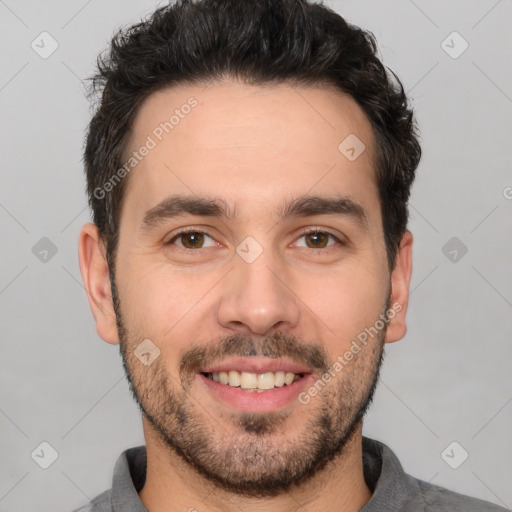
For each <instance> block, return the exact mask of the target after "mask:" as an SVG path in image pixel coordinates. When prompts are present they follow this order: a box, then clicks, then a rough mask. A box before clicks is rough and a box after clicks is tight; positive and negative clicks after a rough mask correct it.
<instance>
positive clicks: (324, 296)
mask: <svg viewBox="0 0 512 512" xmlns="http://www.w3.org/2000/svg"><path fill="white" fill-rule="evenodd" d="M304 290H305V291H304V292H303V294H302V295H301V296H303V297H304V298H305V299H304V302H305V303H306V304H307V305H308V307H309V308H311V310H312V311H313V312H314V313H315V314H316V315H314V317H316V318H317V319H318V320H319V324H318V326H319V330H318V332H317V336H320V338H319V339H321V340H325V343H326V344H327V342H328V339H331V340H332V341H331V342H330V343H329V345H331V347H330V350H329V352H331V353H336V354H339V353H340V351H343V350H344V349H345V347H348V346H349V345H350V344H351V342H352V340H353V339H355V338H356V337H357V335H358V334H359V333H361V332H362V331H364V329H365V328H367V327H370V326H372V325H374V324H375V321H376V320H377V319H378V317H379V315H380V314H381V313H382V312H383V308H384V304H385V299H386V283H385V280H384V279H382V276H381V275H380V274H378V273H375V272H369V271H367V270H359V271H358V270H356V269H355V268H352V269H351V271H350V272H342V273H340V274H339V275H336V274H334V275H332V276H331V277H330V278H329V280H328V281H327V282H325V281H321V280H319V281H318V282H316V283H315V282H312V283H310V284H309V286H308V287H307V288H304ZM320 319H321V322H320ZM325 326H327V327H328V328H329V330H326V329H325ZM332 331H334V332H332Z"/></svg>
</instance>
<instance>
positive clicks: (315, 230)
mask: <svg viewBox="0 0 512 512" xmlns="http://www.w3.org/2000/svg"><path fill="white" fill-rule="evenodd" d="M187 233H200V234H203V235H207V236H209V237H210V238H211V239H212V240H213V237H212V236H211V235H209V234H208V233H207V232H206V231H202V230H200V229H196V228H186V229H183V230H181V231H179V232H178V233H176V234H175V235H174V236H173V237H172V238H171V239H170V240H169V241H168V242H166V243H165V244H164V245H166V246H167V245H172V244H173V242H174V241H175V240H177V239H178V238H179V237H180V236H181V235H185V234H187ZM317 233H320V234H326V235H329V236H330V237H331V238H333V239H334V240H335V241H336V242H338V243H339V245H341V246H346V245H347V244H346V242H345V241H344V240H341V239H340V238H338V237H337V236H336V235H334V234H333V233H331V232H330V231H326V230H325V229H321V228H312V229H306V230H304V231H302V232H301V233H300V234H299V236H298V238H302V237H303V236H306V235H309V234H317ZM177 247H178V249H179V250H181V251H184V252H190V251H199V250H200V249H202V247H200V248H199V249H189V248H187V247H180V246H177ZM334 248H336V245H331V246H328V247H320V248H319V249H315V248H314V247H303V249H310V250H311V251H316V252H319V251H320V250H323V251H324V252H325V251H328V250H330V249H334Z"/></svg>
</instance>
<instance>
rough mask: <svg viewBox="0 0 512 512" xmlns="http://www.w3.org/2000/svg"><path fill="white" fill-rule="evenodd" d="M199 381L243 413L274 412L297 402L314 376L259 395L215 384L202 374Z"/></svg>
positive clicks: (307, 376)
mask: <svg viewBox="0 0 512 512" xmlns="http://www.w3.org/2000/svg"><path fill="white" fill-rule="evenodd" d="M199 379H200V381H201V382H203V383H204V384H205V386H207V387H208V389H209V390H210V391H211V392H212V393H213V394H214V396H215V397H216V398H218V399H220V400H221V401H222V402H223V403H225V404H227V405H229V406H231V407H233V408H235V409H237V410H238V411H241V412H272V411H276V410H278V409H282V408H283V407H286V406H287V405H289V404H291V403H293V402H295V401H296V400H297V396H298V395H299V394H300V393H301V391H302V390H303V389H305V388H307V386H308V385H310V383H311V382H312V381H313V380H314V378H313V375H311V374H308V375H304V376H303V377H302V378H300V379H299V380H297V381H295V382H293V383H292V384H290V385H284V386H282V387H279V388H273V389H269V390H268V391H264V392H261V393H258V392H255V391H253V392H251V391H244V390H243V389H241V388H239V387H238V388H235V387H232V386H229V385H227V384H221V383H220V382H215V381H214V380H212V379H209V378H208V377H205V376H204V375H203V374H201V373H200V374H199Z"/></svg>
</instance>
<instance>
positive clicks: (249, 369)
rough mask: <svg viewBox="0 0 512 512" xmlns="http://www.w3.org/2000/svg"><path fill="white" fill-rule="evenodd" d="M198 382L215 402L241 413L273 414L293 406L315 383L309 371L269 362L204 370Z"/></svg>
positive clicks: (245, 362)
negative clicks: (303, 392) (300, 395)
mask: <svg viewBox="0 0 512 512" xmlns="http://www.w3.org/2000/svg"><path fill="white" fill-rule="evenodd" d="M198 377H199V380H200V381H201V382H202V383H203V384H204V385H205V386H206V388H207V390H208V391H209V392H210V393H211V395H213V397H214V399H215V400H217V401H220V402H221V403H222V404H224V405H228V406H229V407H230V408H234V409H235V410H237V411H239V412H253V413H254V412H271V411H275V410H278V409H282V408H284V407H286V406H289V405H291V404H293V403H294V402H295V401H296V400H297V396H298V395H299V393H300V392H301V391H302V390H303V389H305V388H306V387H307V386H308V385H311V384H312V382H313V381H314V376H313V373H312V372H311V370H309V369H308V368H306V367H304V366H301V365H297V364H295V363H292V362H290V361H285V360H282V359H280V360H278V359H272V360H270V361H269V358H265V357H264V358H260V359H256V358H248V359H241V358H238V359H232V360H230V361H224V362H223V363H222V364H219V365H216V366H212V367H209V368H205V369H203V371H200V372H199V374H198Z"/></svg>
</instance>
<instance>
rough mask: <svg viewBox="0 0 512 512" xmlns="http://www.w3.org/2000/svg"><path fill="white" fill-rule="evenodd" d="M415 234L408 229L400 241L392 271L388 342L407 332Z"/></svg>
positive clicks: (401, 336)
mask: <svg viewBox="0 0 512 512" xmlns="http://www.w3.org/2000/svg"><path fill="white" fill-rule="evenodd" d="M412 243H413V235H412V233H411V232H410V231H408V230H407V231H406V232H405V233H404V235H403V236H402V240H401V241H400V246H399V248H398V251H397V255H396V265H395V268H394V269H393V272H392V273H391V298H390V304H389V308H390V310H391V311H392V312H391V313H390V315H389V317H390V321H389V323H388V326H387V331H386V343H393V342H395V341H398V340H401V339H402V338H403V337H404V336H405V334H406V332H407V323H406V319H405V317H406V313H407V306H408V304H409V286H410V283H411V275H412Z"/></svg>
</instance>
